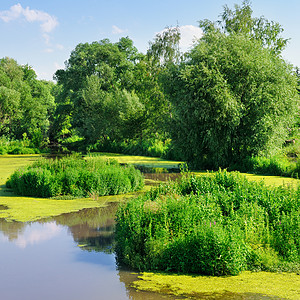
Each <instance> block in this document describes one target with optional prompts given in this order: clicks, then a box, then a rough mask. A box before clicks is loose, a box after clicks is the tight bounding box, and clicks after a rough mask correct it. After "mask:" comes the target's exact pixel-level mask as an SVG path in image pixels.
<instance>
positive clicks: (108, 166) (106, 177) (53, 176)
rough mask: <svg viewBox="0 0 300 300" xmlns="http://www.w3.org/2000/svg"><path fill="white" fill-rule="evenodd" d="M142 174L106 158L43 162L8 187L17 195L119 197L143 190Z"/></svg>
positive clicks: (15, 177)
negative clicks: (117, 195)
mask: <svg viewBox="0 0 300 300" xmlns="http://www.w3.org/2000/svg"><path fill="white" fill-rule="evenodd" d="M143 184H144V181H143V177H142V175H141V173H140V171H138V170H136V169H134V168H133V167H127V166H120V165H119V164H118V163H117V162H116V161H113V160H103V159H102V158H88V159H87V160H83V159H81V158H78V157H67V158H62V159H55V160H51V159H41V160H39V161H38V162H36V163H34V164H33V165H32V166H29V167H25V168H23V169H19V170H17V171H16V172H15V173H13V174H12V175H11V177H10V178H9V179H8V181H7V183H6V185H7V187H11V188H12V189H13V190H14V192H15V193H16V194H19V195H24V196H36V197H57V196H61V195H71V196H73V197H88V196H90V195H91V194H95V193H96V194H97V195H99V196H104V195H115V194H121V193H127V192H130V191H136V190H138V189H140V188H142V187H143Z"/></svg>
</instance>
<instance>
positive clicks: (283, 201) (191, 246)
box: [116, 171, 300, 275]
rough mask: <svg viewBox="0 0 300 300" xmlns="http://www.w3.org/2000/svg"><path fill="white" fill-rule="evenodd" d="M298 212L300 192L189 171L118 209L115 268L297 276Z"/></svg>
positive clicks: (221, 174) (226, 175)
mask: <svg viewBox="0 0 300 300" xmlns="http://www.w3.org/2000/svg"><path fill="white" fill-rule="evenodd" d="M299 207H300V189H299V188H298V189H289V188H285V187H279V188H275V187H272V188H270V187H267V186H265V185H264V183H256V182H249V181H248V180H247V179H246V178H245V177H243V176H242V175H240V174H239V173H237V172H234V173H232V172H231V173H229V172H227V171H218V172H217V173H215V174H208V175H207V176H201V177H194V176H192V175H190V174H189V173H186V174H184V176H183V177H182V179H181V181H179V182H169V183H167V184H162V185H160V186H159V187H158V188H154V189H152V190H151V191H150V192H148V193H147V194H145V195H144V196H141V197H139V198H137V199H132V200H131V201H129V202H126V203H124V204H122V205H121V206H120V208H119V210H118V212H117V225H116V242H117V246H116V252H117V258H118V262H119V263H120V264H126V265H128V266H130V267H132V268H135V269H138V270H143V271H146V270H148V271H149V270H160V271H171V272H184V273H197V274H206V275H236V274H239V273H240V272H241V271H243V270H267V271H275V270H285V271H288V270H291V271H295V270H299V264H300V237H299V233H300V217H299V215H300V214H299V213H300V210H299Z"/></svg>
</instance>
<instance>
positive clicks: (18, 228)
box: [0, 219, 26, 241]
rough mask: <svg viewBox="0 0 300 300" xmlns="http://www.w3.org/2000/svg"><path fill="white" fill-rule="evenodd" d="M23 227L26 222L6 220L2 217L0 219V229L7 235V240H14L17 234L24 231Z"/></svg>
mask: <svg viewBox="0 0 300 300" xmlns="http://www.w3.org/2000/svg"><path fill="white" fill-rule="evenodd" d="M25 227H26V223H22V222H7V221H5V220H4V219H0V231H1V232H2V233H3V234H4V235H5V236H7V237H8V240H9V241H13V240H16V239H17V238H18V236H19V234H22V233H23V232H24V230H25Z"/></svg>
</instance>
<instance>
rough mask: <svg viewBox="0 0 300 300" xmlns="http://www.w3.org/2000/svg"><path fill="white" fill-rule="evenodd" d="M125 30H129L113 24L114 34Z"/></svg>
mask: <svg viewBox="0 0 300 300" xmlns="http://www.w3.org/2000/svg"><path fill="white" fill-rule="evenodd" d="M124 32H127V29H121V28H119V27H118V26H116V25H113V26H112V33H113V34H121V33H124Z"/></svg>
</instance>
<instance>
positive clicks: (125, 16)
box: [0, 0, 300, 80]
mask: <svg viewBox="0 0 300 300" xmlns="http://www.w3.org/2000/svg"><path fill="white" fill-rule="evenodd" d="M235 3H237V4H241V3H242V1H238V0H210V1H208V0H185V1H182V0H172V1H171V0H151V1H143V0H139V1H138V0H106V1H105V0H84V1H80V0H44V1H41V0H24V1H23V0H19V1H18V0H15V1H14V0H1V1H0V35H1V44H0V58H2V57H5V56H8V57H11V58H14V59H16V60H17V62H18V63H19V64H29V65H30V66H32V67H33V69H34V70H35V71H36V72H37V74H38V78H39V79H46V80H51V79H52V77H53V74H54V72H55V71H56V70H57V69H59V68H63V67H64V62H65V61H66V60H67V59H68V58H69V56H70V52H71V51H72V50H73V49H74V48H75V47H76V45H77V44H79V43H85V42H93V41H99V40H101V39H104V38H109V39H110V40H111V41H112V42H116V41H118V40H119V38H120V37H122V36H129V37H130V38H131V39H132V40H133V41H134V45H135V46H136V47H137V48H138V50H139V51H141V52H146V50H147V47H148V42H149V41H151V40H153V38H154V36H155V34H156V33H157V32H160V31H162V30H163V29H164V28H165V27H166V26H175V25H177V24H178V25H179V26H182V36H183V39H184V40H183V47H184V49H187V47H188V45H189V44H190V43H191V39H192V37H193V36H199V35H200V34H201V32H200V31H199V29H198V21H199V20H203V19H209V20H212V21H215V20H217V19H218V16H219V14H220V13H221V12H222V10H223V6H224V5H225V4H227V5H228V6H229V7H230V8H233V5H234V4H235ZM252 9H253V15H254V16H257V17H259V16H261V15H264V16H265V17H266V18H267V19H269V20H273V21H277V22H279V23H280V24H281V25H282V27H283V28H284V30H285V31H284V33H283V36H284V37H285V38H290V39H291V40H290V42H289V45H288V47H287V49H286V50H285V51H284V52H283V58H284V59H286V60H287V61H288V62H290V63H292V64H293V65H295V66H298V67H300V54H299V52H300V51H299V50H300V35H299V31H300V18H299V11H300V1H299V0H289V1H282V0H252Z"/></svg>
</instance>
